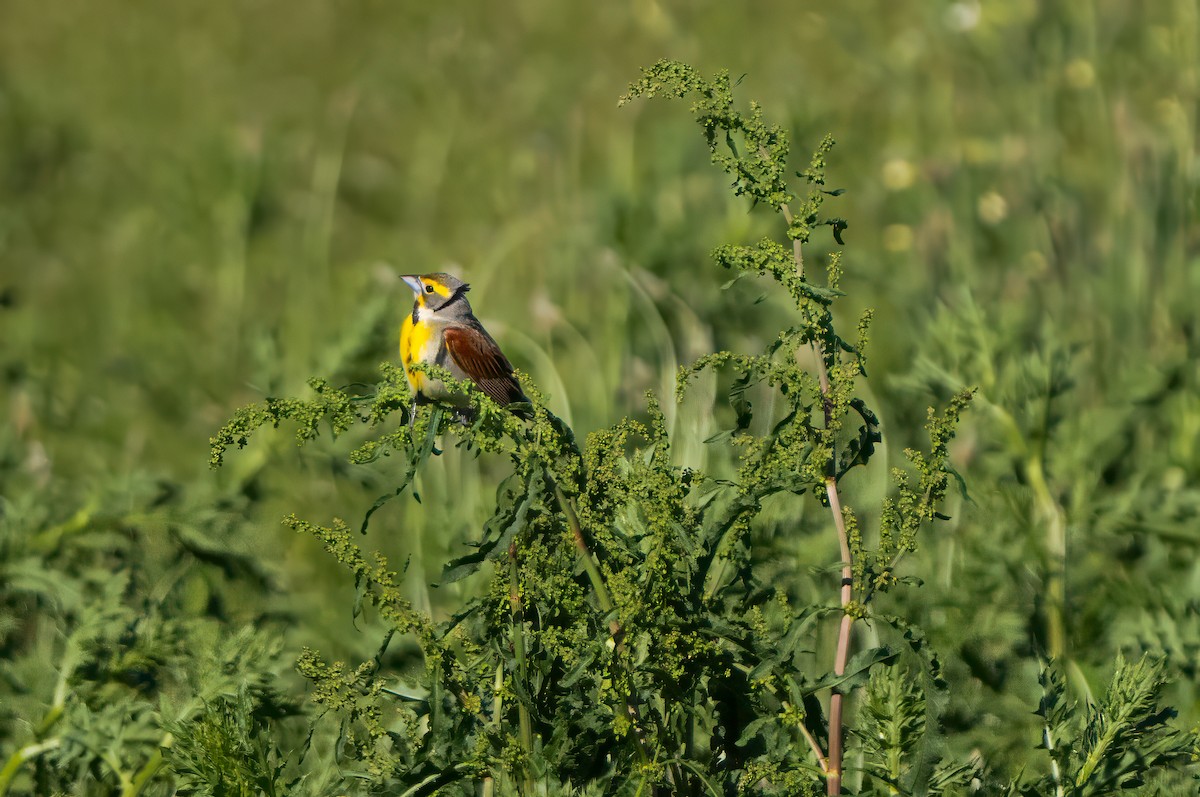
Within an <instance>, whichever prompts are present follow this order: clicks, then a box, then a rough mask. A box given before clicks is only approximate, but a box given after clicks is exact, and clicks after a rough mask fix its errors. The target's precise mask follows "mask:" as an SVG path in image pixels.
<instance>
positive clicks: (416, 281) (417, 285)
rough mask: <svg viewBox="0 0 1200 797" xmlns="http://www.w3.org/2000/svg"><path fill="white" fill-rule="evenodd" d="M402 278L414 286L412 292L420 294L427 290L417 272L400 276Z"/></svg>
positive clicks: (407, 283) (411, 286)
mask: <svg viewBox="0 0 1200 797" xmlns="http://www.w3.org/2000/svg"><path fill="white" fill-rule="evenodd" d="M400 279H402V280H404V284H405V285H407V286H408V287H410V288H412V292H413V293H415V294H416V295H417V296H420V295H421V292H422V291H424V290H425V288H424V287H423V286H422V285H421V278H420V277H418V276H417V275H416V274H406V275H404V276H402V277H400Z"/></svg>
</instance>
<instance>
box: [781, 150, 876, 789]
mask: <svg viewBox="0 0 1200 797" xmlns="http://www.w3.org/2000/svg"><path fill="white" fill-rule="evenodd" d="M759 151H760V154H763V155H765V154H766V150H765V149H763V148H760V150H759ZM779 210H780V212H781V213H782V214H783V218H784V220H785V221H786V222H787V223H788V226H789V227H790V226H791V224H792V211H791V208H789V207H788V205H787V203H786V202H784V203H782V204H780V206H779ZM792 255H793V257H794V258H795V261H796V275H797V276H799V277H801V278H803V277H804V252H803V248H802V245H801V243H800V239H799V238H793V239H792ZM810 345H811V346H812V351H813V360H814V361H815V362H816V366H817V380H818V382H819V383H820V386H821V398H822V399H823V404H824V411H825V428H826V429H829V428H830V425H831V424H832V422H833V404H832V399H831V395H830V394H831V387H830V383H829V368H828V366H827V365H826V362H825V349H824V347H823V346H822V345H821V343H820V341H816V340H814V341H812V343H811V344H810ZM829 446H830V457H831V459H832V458H833V440H832V439H831V440H830V441H829ZM825 495H826V497H827V498H828V500H829V511H830V513H831V514H832V515H833V525H834V528H835V530H836V531H837V538H838V547H839V548H840V549H841V556H842V583H841V587H840V589H839V598H840V601H841V606H842V609H843V614H842V620H841V623H840V624H839V625H838V639H837V650H836V652H835V653H834V662H833V671H834V674H835V675H842V674H844V673H845V672H846V661H847V660H848V658H849V656H850V636H851V631H852V627H853V625H854V618H853V617H852V616H851V615H850V614H847V613H845V611H844V610H845V609H846V607H847V606H849V604H850V601H851V600H852V599H853V597H854V572H853V561H852V554H851V552H850V540H849V538H848V537H847V535H846V520H845V517H844V516H843V514H842V501H841V496H840V495H839V494H838V485H837V478H836V477H834V476H832V475H830V476H827V477H826V478H825ZM844 702H845V695H843V694H842V693H841V692H839V691H837V690H836V689H835V690H834V692H833V694H832V695H830V697H829V758H828V760H827V761H826V762H825V764H824V769H825V771H826V773H827V778H826V793H827V794H829V795H838V794H841V791H842V713H843V708H844V707H843V703H844Z"/></svg>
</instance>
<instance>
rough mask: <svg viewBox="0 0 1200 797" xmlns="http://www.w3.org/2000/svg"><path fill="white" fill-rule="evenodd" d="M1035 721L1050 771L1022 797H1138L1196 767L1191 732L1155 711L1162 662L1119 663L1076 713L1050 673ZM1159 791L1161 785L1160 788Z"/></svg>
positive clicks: (1061, 683) (1054, 674) (1062, 686)
mask: <svg viewBox="0 0 1200 797" xmlns="http://www.w3.org/2000/svg"><path fill="white" fill-rule="evenodd" d="M1041 683H1042V689H1043V697H1042V702H1041V705H1040V706H1039V708H1038V712H1037V713H1038V716H1039V717H1041V718H1042V721H1043V723H1044V727H1043V731H1042V741H1043V747H1044V748H1045V750H1046V752H1047V753H1048V755H1049V757H1050V759H1051V761H1052V763H1051V772H1050V773H1049V774H1047V775H1043V776H1042V778H1041V779H1040V780H1038V781H1037V782H1035V783H1031V784H1028V785H1022V786H1021V791H1022V793H1023V794H1030V795H1033V794H1050V793H1054V794H1063V795H1111V794H1119V793H1121V792H1125V791H1137V790H1140V789H1141V787H1142V786H1145V785H1147V783H1148V782H1152V780H1153V779H1152V778H1149V777H1148V776H1149V775H1151V774H1157V773H1160V772H1165V773H1171V772H1178V771H1179V770H1180V769H1182V768H1183V767H1185V766H1186V765H1187V764H1189V763H1195V761H1196V750H1197V743H1198V741H1200V737H1197V735H1196V733H1195V732H1194V731H1193V732H1192V733H1190V734H1188V733H1184V732H1182V731H1180V730H1178V729H1176V728H1173V727H1171V726H1170V725H1168V724H1167V721H1168V720H1169V719H1171V718H1172V717H1174V716H1175V712H1174V710H1173V709H1163V708H1161V707H1160V705H1159V701H1160V699H1161V696H1162V692H1163V688H1164V686H1165V685H1166V683H1167V679H1166V677H1165V673H1164V667H1163V662H1162V661H1161V660H1156V659H1153V658H1151V657H1150V656H1149V655H1148V654H1146V655H1143V656H1142V657H1141V659H1139V660H1138V661H1137V662H1134V663H1130V662H1128V661H1126V659H1125V657H1124V656H1118V657H1117V662H1116V668H1115V669H1114V671H1113V675H1112V680H1111V681H1110V682H1109V685H1108V689H1107V691H1106V693H1105V694H1104V695H1103V696H1102V697H1101V698H1100V700H1099V701H1098V702H1097V703H1095V704H1092V703H1088V704H1087V705H1086V706H1084V707H1083V709H1082V710H1081V709H1080V707H1079V706H1078V705H1077V704H1076V703H1075V702H1074V701H1073V700H1072V699H1071V698H1070V696H1069V695H1068V693H1067V689H1066V685H1065V682H1064V679H1063V677H1062V675H1061V674H1060V673H1058V672H1057V671H1056V670H1055V669H1054V668H1053V667H1050V666H1047V667H1046V668H1044V669H1043V671H1042V678H1041ZM1160 785H1161V784H1160Z"/></svg>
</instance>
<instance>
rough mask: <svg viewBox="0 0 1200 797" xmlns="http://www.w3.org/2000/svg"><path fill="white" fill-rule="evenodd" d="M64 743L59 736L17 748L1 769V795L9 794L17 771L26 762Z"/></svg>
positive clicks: (0, 796)
mask: <svg viewBox="0 0 1200 797" xmlns="http://www.w3.org/2000/svg"><path fill="white" fill-rule="evenodd" d="M61 745H62V740H61V739H59V738H58V737H55V738H53V739H47V740H46V741H44V742H38V743H36V744H27V745H25V746H24V747H22V748H20V749H18V750H16V751H15V752H14V753H13V754H12V755H10V756H9V757H8V760H7V761H5V762H4V768H3V769H0V797H3V795H5V794H8V787H9V786H10V785H11V784H12V780H13V778H14V777H16V775H17V772H18V771H19V770H20V769H21V767H22V766H24V764H25V762H27V761H32V760H33V759H35V758H37V757H38V756H40V755H41V754H42V753H45V752H49V751H50V750H55V749H57V748H58V747H59V746H61Z"/></svg>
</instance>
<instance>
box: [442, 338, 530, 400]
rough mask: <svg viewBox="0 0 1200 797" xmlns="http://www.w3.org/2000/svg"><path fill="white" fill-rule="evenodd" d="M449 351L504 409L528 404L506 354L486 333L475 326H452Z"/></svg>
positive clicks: (456, 361) (447, 340) (447, 343)
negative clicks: (520, 403) (516, 404)
mask: <svg viewBox="0 0 1200 797" xmlns="http://www.w3.org/2000/svg"><path fill="white" fill-rule="evenodd" d="M445 340H446V351H448V352H450V357H451V359H453V360H454V363H455V365H457V366H458V367H459V368H461V369H462V370H463V372H464V373H466V375H467V376H469V377H470V378H471V380H472V381H474V382H475V384H477V385H479V389H480V390H482V391H483V392H484V393H486V394H487V395H488V397H489V398H491V399H492V401H494V402H496V403H497V404H499V405H500V406H502V407H503V406H505V405H506V404H511V403H512V402H514V401H526V400H527V399H526V398H525V394H524V393H522V392H521V386H520V385H519V384H517V380H516V377H514V376H513V367H512V364H511V363H509V361H508V358H507V357H505V356H504V352H502V351H500V347H499V346H497V345H496V341H494V340H492V338H491V336H489V335H488V334H487V333H486V332H484V331H483V330H481V329H475V328H474V327H449V328H447V329H446V333H445Z"/></svg>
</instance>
